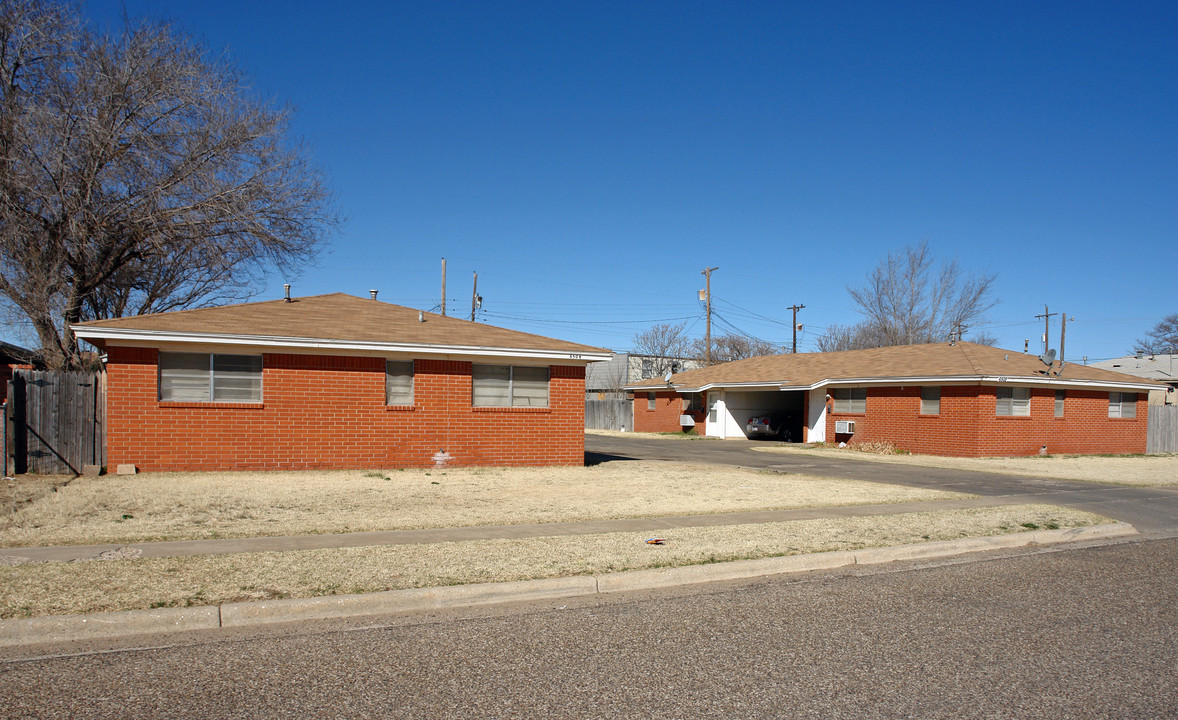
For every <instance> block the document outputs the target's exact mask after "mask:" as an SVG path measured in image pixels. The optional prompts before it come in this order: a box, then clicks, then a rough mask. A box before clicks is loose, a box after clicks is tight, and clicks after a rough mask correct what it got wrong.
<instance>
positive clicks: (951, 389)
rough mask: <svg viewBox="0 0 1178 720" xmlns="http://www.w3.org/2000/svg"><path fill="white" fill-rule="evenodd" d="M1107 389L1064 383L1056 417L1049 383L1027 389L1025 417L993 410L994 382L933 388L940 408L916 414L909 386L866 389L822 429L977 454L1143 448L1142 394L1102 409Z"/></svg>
mask: <svg viewBox="0 0 1178 720" xmlns="http://www.w3.org/2000/svg"><path fill="white" fill-rule="evenodd" d="M1108 397H1109V395H1108V392H1100V391H1087V390H1074V389H1069V390H1067V396H1066V398H1065V400H1064V414H1063V417H1062V418H1057V417H1055V390H1054V389H1052V388H1032V389H1031V414H1030V416H1029V417H1007V416H1002V417H999V416H998V415H997V414H996V412H995V408H996V400H995V388H994V387H990V386H953V385H946V386H943V387H942V388H941V411H940V414H939V415H936V416H922V415H920V388H919V387H917V386H905V387H903V388H901V387H873V388H868V389H867V412H866V413H864V414H861V415H853V414H844V413H834V412H830V413H828V414H827V421H826V422H827V425H826V433H827V435H826V436H827V437H828V438H833V439H834V441H835V442H870V441H883V442H891V443H893V444H895V446H896V447H897V448H900V449H903V450H908V451H910V452H916V453H925V454H929V455H953V456H961V457H985V456H994V455H1035V454H1037V453H1038V452H1039V449H1040V448H1041V447H1043V446H1046V447H1047V451H1048V452H1049V453H1078V454H1086V453H1143V452H1145V443H1146V433H1147V429H1148V415H1147V413H1148V407H1147V405H1146V395H1145V394H1144V393H1139V394H1138V401H1137V417H1136V418H1135V419H1130V420H1123V419H1120V418H1110V417H1109V416H1108ZM837 420H854V421H855V425H856V427H855V434H854V435H853V436H852V435H844V434H838V435H836V434H835V432H834V427H835V425H834V423H835V421H837Z"/></svg>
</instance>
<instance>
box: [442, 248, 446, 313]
mask: <svg viewBox="0 0 1178 720" xmlns="http://www.w3.org/2000/svg"><path fill="white" fill-rule="evenodd" d="M442 317H446V258H442Z"/></svg>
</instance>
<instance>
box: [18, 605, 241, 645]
mask: <svg viewBox="0 0 1178 720" xmlns="http://www.w3.org/2000/svg"><path fill="white" fill-rule="evenodd" d="M220 626H221V618H220V612H219V609H218V608H217V607H216V606H209V605H204V606H200V607H190V608H157V609H154V610H124V611H121V612H104V613H92V614H90V615H46V616H43V617H35V618H20V619H16V620H0V647H8V646H12V645H37V644H39V643H47V642H59V641H66V640H69V641H76V640H94V639H98V638H112V637H123V636H128V635H148V634H151V633H161V632H173V631H181V630H215V629H217V628H219V627H220Z"/></svg>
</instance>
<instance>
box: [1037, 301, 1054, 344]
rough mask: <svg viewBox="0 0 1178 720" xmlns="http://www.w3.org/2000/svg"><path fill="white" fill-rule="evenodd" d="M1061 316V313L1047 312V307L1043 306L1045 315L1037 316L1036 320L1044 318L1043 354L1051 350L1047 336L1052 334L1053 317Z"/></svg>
mask: <svg viewBox="0 0 1178 720" xmlns="http://www.w3.org/2000/svg"><path fill="white" fill-rule="evenodd" d="M1052 315H1059V313H1053V312H1047V306H1046V305H1044V306H1043V314H1042V315H1036V316H1035V319H1036V320H1038V319H1039V318H1043V352H1047V351H1048V350H1049V349H1050V348H1049V347H1048V346H1047V334H1048V333H1049V332H1051V316H1052Z"/></svg>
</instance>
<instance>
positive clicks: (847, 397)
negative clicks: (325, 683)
mask: <svg viewBox="0 0 1178 720" xmlns="http://www.w3.org/2000/svg"><path fill="white" fill-rule="evenodd" d="M831 395H832V396H833V397H834V412H836V413H843V414H845V415H866V414H867V388H833V389H832V391H831Z"/></svg>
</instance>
